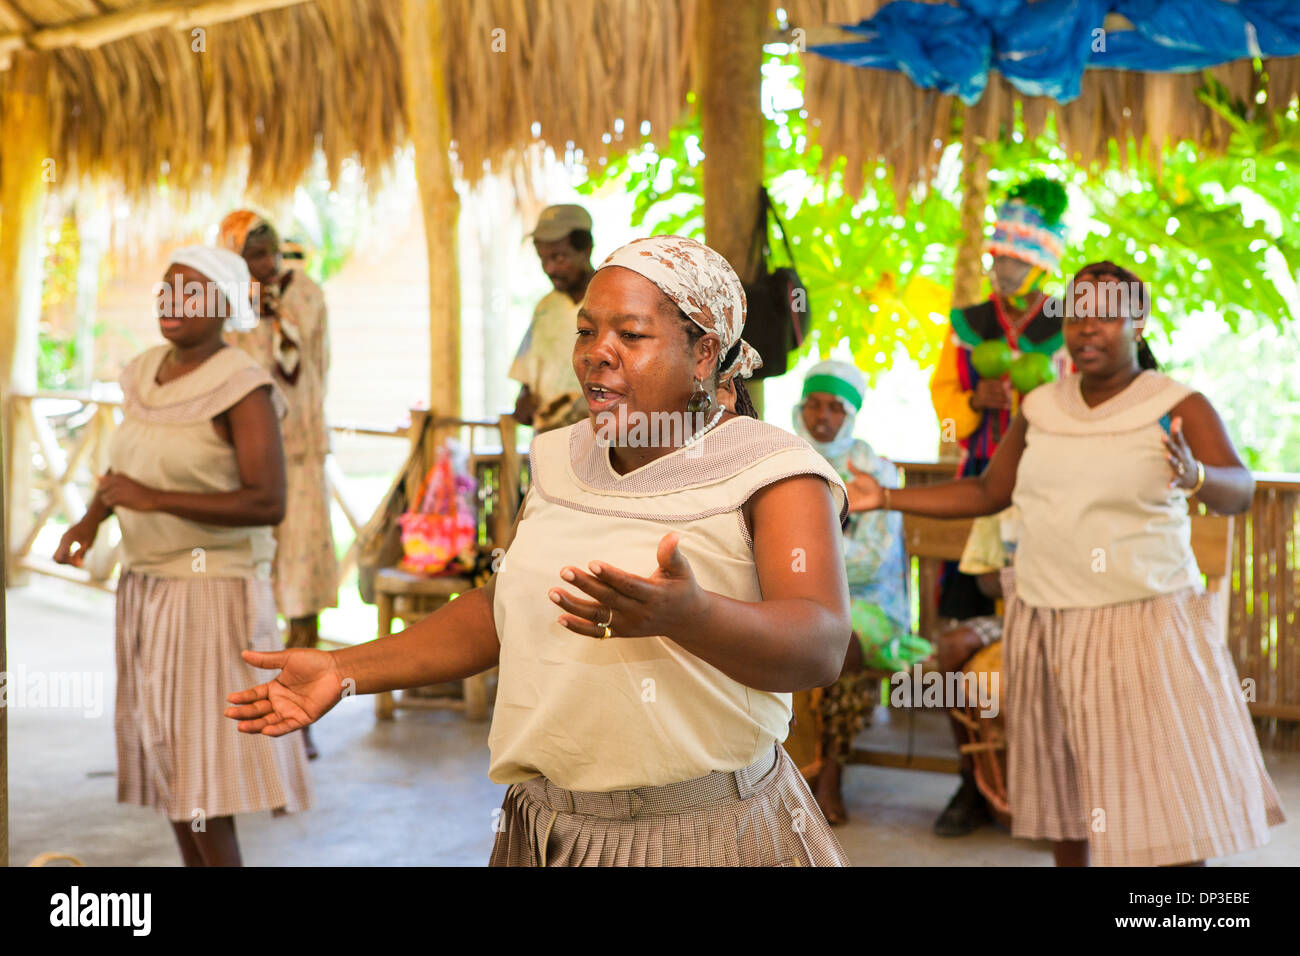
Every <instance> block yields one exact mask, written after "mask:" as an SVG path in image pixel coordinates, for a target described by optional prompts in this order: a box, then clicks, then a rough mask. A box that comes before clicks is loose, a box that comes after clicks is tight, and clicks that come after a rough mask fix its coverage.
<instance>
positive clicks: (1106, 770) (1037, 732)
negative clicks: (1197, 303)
mask: <svg viewBox="0 0 1300 956" xmlns="http://www.w3.org/2000/svg"><path fill="white" fill-rule="evenodd" d="M1148 302H1149V298H1148V293H1147V290H1146V287H1145V286H1144V285H1143V284H1142V283H1141V282H1140V281H1139V280H1138V279H1137V277H1136V276H1134V275H1133V274H1132V273H1131V272H1129V271H1127V270H1125V269H1122V268H1120V267H1118V266H1116V265H1114V264H1113V263H1108V262H1102V263H1095V264H1093V265H1089V266H1085V267H1084V268H1083V269H1082V270H1080V272H1079V273H1078V274H1077V275H1076V276H1075V278H1074V282H1073V290H1072V296H1071V297H1068V298H1067V303H1066V304H1067V314H1066V324H1065V336H1066V345H1067V347H1068V348H1069V352H1070V356H1071V358H1072V359H1073V360H1074V364H1075V367H1076V369H1077V370H1078V371H1077V374H1073V375H1070V376H1068V377H1066V378H1064V379H1062V380H1060V381H1058V382H1055V383H1052V384H1050V385H1045V386H1041V387H1039V388H1038V389H1036V390H1034V391H1033V392H1032V393H1030V394H1029V395H1028V396H1026V398H1025V401H1024V404H1023V406H1022V409H1021V414H1020V415H1018V416H1017V417H1016V419H1015V421H1014V423H1013V424H1012V426H1011V429H1010V431H1009V432H1008V433H1007V434H1006V436H1005V437H1004V438H1003V439H1002V442H1001V444H999V445H998V449H997V452H996V453H995V454H994V456H993V460H992V462H990V464H989V466H988V468H987V469H986V470H985V471H984V472H983V473H982V474H980V475H978V476H975V477H969V478H964V479H962V480H960V481H954V482H948V483H946V484H942V485H932V486H929V487H926V488H915V489H913V488H905V489H901V490H889V489H882V488H881V487H880V486H879V485H878V484H877V483H876V482H875V481H874V479H872V478H871V477H870V476H869V475H865V474H855V477H854V480H853V482H852V485H851V486H850V489H849V493H850V502H851V504H850V507H851V508H852V509H853V510H857V511H861V510H871V509H874V508H880V507H884V508H893V509H895V510H898V511H904V512H908V513H912V514H923V515H930V516H933V517H944V518H959V517H970V516H976V515H987V514H995V513H997V512H999V511H1001V510H1002V509H1004V508H1006V507H1007V506H1008V505H1009V504H1012V503H1013V502H1014V503H1015V504H1016V505H1017V506H1018V507H1019V509H1020V514H1021V521H1022V524H1021V536H1020V542H1019V545H1018V548H1017V551H1016V555H1015V569H1014V573H1013V574H1012V573H1004V574H1003V582H1002V586H1003V591H1004V594H1005V599H1006V618H1005V627H1004V640H1005V641H1006V650H1005V666H1006V671H1007V677H1008V689H1007V694H1006V716H1007V745H1008V778H1009V779H1008V790H1009V799H1010V803H1011V816H1012V832H1013V833H1014V834H1015V835H1016V836H1020V837H1028V838H1031V839H1046V840H1051V841H1053V843H1054V854H1055V858H1056V862H1057V864H1058V865H1062V866H1066V865H1086V864H1087V863H1088V862H1089V859H1091V861H1092V862H1094V863H1097V864H1100V865H1111V866H1162V865H1179V864H1184V865H1186V864H1196V863H1199V862H1201V861H1203V860H1204V859H1206V858H1207V857H1217V856H1226V855H1228V854H1231V853H1239V852H1242V851H1244V850H1249V849H1251V848H1253V847H1257V846H1260V845H1262V844H1263V843H1265V842H1267V840H1268V827H1269V826H1270V825H1274V824H1277V823H1280V822H1281V821H1282V820H1283V814H1282V809H1281V807H1280V805H1279V802H1278V797H1277V792H1276V790H1275V789H1274V787H1273V784H1272V781H1271V780H1270V779H1269V777H1268V773H1267V772H1266V770H1265V768H1264V762H1263V758H1262V757H1261V755H1260V751H1259V744H1258V742H1257V741H1256V740H1255V735H1254V732H1253V728H1252V727H1251V723H1250V715H1249V713H1248V711H1247V709H1246V704H1245V702H1244V700H1243V699H1242V693H1241V686H1240V684H1239V683H1238V681H1237V675H1236V671H1235V669H1234V667H1233V664H1232V659H1231V657H1230V656H1229V653H1228V649H1227V647H1226V646H1225V644H1224V640H1223V620H1224V614H1225V613H1226V609H1225V608H1224V607H1223V601H1222V595H1220V594H1217V593H1207V592H1206V591H1205V590H1204V588H1203V587H1202V585H1201V581H1200V574H1199V572H1198V570H1197V567H1196V559H1195V557H1194V556H1193V554H1192V548H1191V542H1190V520H1189V517H1188V512H1187V498H1188V496H1189V495H1193V494H1195V495H1196V496H1197V497H1198V498H1200V500H1201V501H1203V502H1204V503H1205V504H1206V506H1208V507H1209V508H1211V509H1213V510H1214V511H1217V512H1219V513H1221V514H1235V513H1239V512H1242V511H1245V510H1246V509H1247V508H1248V507H1250V502H1251V498H1252V495H1253V491H1254V480H1253V478H1252V477H1251V474H1250V472H1249V471H1247V470H1246V468H1245V466H1244V465H1242V463H1241V460H1240V458H1238V456H1237V453H1236V450H1235V449H1234V448H1233V447H1232V442H1231V440H1230V439H1229V438H1228V435H1227V433H1226V432H1225V430H1224V427H1223V423H1222V421H1221V420H1220V419H1219V416H1218V414H1217V413H1216V412H1215V410H1214V408H1213V407H1212V406H1211V405H1210V403H1209V401H1207V400H1206V398H1205V397H1204V396H1203V395H1201V394H1200V393H1198V392H1194V391H1192V390H1191V389H1189V388H1187V387H1186V386H1184V385H1180V384H1179V383H1177V382H1175V381H1173V380H1172V379H1170V378H1167V377H1166V376H1164V375H1161V374H1160V373H1159V372H1157V371H1155V369H1154V360H1153V359H1152V358H1151V355H1150V352H1149V351H1148V350H1147V348H1146V345H1145V343H1144V342H1143V341H1142V337H1141V330H1142V327H1143V324H1144V321H1145V318H1146V314H1147V309H1148Z"/></svg>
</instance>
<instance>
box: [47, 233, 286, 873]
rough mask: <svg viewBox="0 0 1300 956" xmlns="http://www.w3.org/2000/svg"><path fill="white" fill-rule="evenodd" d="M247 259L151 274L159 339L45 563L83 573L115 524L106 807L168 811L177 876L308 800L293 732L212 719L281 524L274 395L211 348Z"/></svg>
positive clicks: (213, 259) (245, 640)
mask: <svg viewBox="0 0 1300 956" xmlns="http://www.w3.org/2000/svg"><path fill="white" fill-rule="evenodd" d="M248 294H249V274H248V267H247V266H246V265H245V264H244V260H243V259H241V258H240V257H239V256H237V255H235V254H234V253H232V252H227V251H226V250H224V249H209V248H205V247H201V246H196V247H190V248H187V249H181V250H179V251H178V252H176V253H175V254H174V255H173V256H172V261H171V264H170V265H169V266H168V268H167V273H166V275H164V277H163V283H162V287H161V294H160V298H159V305H160V306H162V307H163V308H162V310H161V312H162V314H161V315H160V317H159V326H160V327H161V331H162V335H163V338H165V339H166V340H167V341H166V343H165V344H163V345H158V346H155V347H154V348H151V349H149V350H147V351H146V352H144V353H142V354H141V355H138V356H136V358H135V359H133V360H132V361H131V363H130V364H129V365H127V367H126V370H125V371H124V372H123V373H122V379H121V381H122V393H123V397H124V401H123V406H122V410H123V419H122V424H121V426H120V427H119V428H118V430H117V432H116V433H115V434H114V436H113V446H112V450H111V453H110V463H111V472H110V473H109V474H107V475H105V476H104V478H103V479H102V480H101V481H100V483H99V487H98V488H97V489H96V491H95V497H94V499H93V500H92V501H91V503H90V507H89V508H88V509H87V511H86V515H85V517H83V518H82V519H81V520H80V521H78V522H77V523H76V524H75V525H73V526H72V527H71V528H69V529H68V532H67V533H66V534H65V535H64V536H63V540H62V541H61V542H60V543H59V549H58V551H57V552H56V553H55V556H54V559H55V560H56V561H58V562H60V563H62V564H72V565H78V566H79V565H80V564H81V562H82V560H83V558H84V555H85V553H86V551H87V549H89V548H90V546H91V544H93V543H94V540H95V536H96V532H97V531H98V528H99V525H100V524H101V523H102V522H103V521H104V519H105V518H107V517H108V516H109V515H110V514H116V515H117V520H118V523H119V524H120V525H121V528H122V575H121V578H120V579H119V580H118V584H117V712H116V716H115V717H114V723H115V726H116V729H117V799H118V802H120V803H136V804H140V805H142V806H146V807H153V808H154V809H156V810H159V811H161V812H163V813H165V814H166V815H167V818H168V819H169V820H170V821H171V825H172V832H173V834H174V835H175V837H176V842H177V844H179V846H180V853H181V859H182V860H183V861H184V863H185V865H186V866H238V865H240V861H241V858H240V852H239V844H238V841H237V840H236V838H235V814H237V813H252V812H254V811H257V810H285V811H294V810H303V809H306V808H308V807H309V806H310V805H311V785H310V782H309V780H308V777H307V755H306V751H305V749H304V747H303V741H302V739H301V738H302V735H301V734H294V735H293V736H291V737H287V738H285V739H283V740H270V739H256V738H254V739H250V738H248V737H245V736H242V735H240V734H237V733H230V731H229V730H228V729H226V728H223V727H222V726H220V724H219V723H218V722H214V718H215V717H216V715H217V714H218V713H219V712H220V710H221V705H222V702H223V700H224V698H225V695H226V694H228V693H229V692H230V690H231V689H232V688H235V687H239V686H241V685H243V684H245V683H247V682H248V681H250V680H256V679H257V678H258V676H260V675H259V674H258V672H257V671H256V670H254V669H253V668H252V667H250V666H249V665H248V664H246V663H244V661H243V660H241V659H240V656H239V655H240V652H241V651H245V650H247V649H249V648H253V649H256V650H272V649H275V648H276V647H277V646H278V645H279V643H280V635H279V630H278V628H277V627H276V623H275V600H274V598H273V597H272V594H271V581H270V575H271V560H272V558H273V557H274V555H275V539H274V538H273V536H272V532H271V529H272V527H273V526H274V525H275V524H277V523H278V522H279V521H280V519H281V518H282V517H283V516H284V499H285V492H284V452H283V450H282V448H281V444H280V425H279V419H280V417H281V416H283V414H284V399H283V398H282V396H281V395H280V393H279V391H278V390H277V389H276V387H275V385H274V384H273V383H272V381H271V376H270V375H268V374H267V373H266V372H265V371H263V370H262V369H261V368H259V367H258V365H257V363H256V362H254V361H253V360H252V359H251V358H249V357H248V356H247V355H245V354H244V353H243V352H241V351H240V350H238V349H234V348H230V347H229V346H227V345H226V344H225V343H224V342H223V341H222V339H221V333H222V326H223V325H224V324H225V323H226V321H227V319H226V317H227V316H228V315H230V316H233V317H235V318H236V319H243V320H245V321H251V322H255V321H256V318H255V317H253V316H252V314H251V311H252V310H251V309H250V307H249V303H248Z"/></svg>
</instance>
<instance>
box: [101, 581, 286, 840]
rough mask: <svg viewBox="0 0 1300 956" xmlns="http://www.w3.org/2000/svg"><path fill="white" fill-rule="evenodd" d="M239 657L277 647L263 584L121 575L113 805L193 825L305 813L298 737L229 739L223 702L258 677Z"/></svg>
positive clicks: (232, 735) (232, 734)
mask: <svg viewBox="0 0 1300 956" xmlns="http://www.w3.org/2000/svg"><path fill="white" fill-rule="evenodd" d="M245 649H249V650H255V651H274V650H279V649H280V639H279V631H278V628H277V627H276V622H275V602H274V599H273V598H272V596H271V584H270V582H269V581H262V580H256V579H253V578H205V577H203V576H202V575H195V576H194V577H192V578H164V577H154V576H150V575H142V574H136V573H133V572H124V573H123V574H122V577H121V579H120V580H119V581H118V586H117V709H116V713H115V715H114V727H115V730H116V734H117V799H118V802H119V803H134V804H139V805H141V806H145V807H153V808H155V809H157V810H161V811H162V812H164V813H165V814H166V815H167V817H168V819H170V820H173V821H182V820H184V821H191V822H194V821H197V820H200V819H207V818H208V817H222V816H230V815H232V814H236V813H251V812H254V811H258V810H279V809H283V810H286V811H297V810H305V809H307V808H308V807H310V806H311V802H312V790H311V782H310V779H309V777H308V774H307V754H306V750H305V748H304V746H303V742H302V735H301V734H288V735H286V736H284V737H264V736H262V735H260V734H259V735H253V734H241V733H240V732H239V731H238V730H237V729H236V727H235V722H234V721H233V720H230V719H229V718H227V717H226V716H225V715H224V712H225V709H226V707H228V706H229V704H227V703H226V695H227V694H229V693H231V692H232V691H235V690H241V689H243V688H245V687H252V686H253V685H254V684H259V683H261V682H263V681H266V680H269V679H270V678H271V677H272V676H274V672H273V671H264V670H258V669H255V668H253V667H250V666H249V665H248V664H246V663H244V661H243V659H242V658H240V656H239V652H240V651H242V650H245Z"/></svg>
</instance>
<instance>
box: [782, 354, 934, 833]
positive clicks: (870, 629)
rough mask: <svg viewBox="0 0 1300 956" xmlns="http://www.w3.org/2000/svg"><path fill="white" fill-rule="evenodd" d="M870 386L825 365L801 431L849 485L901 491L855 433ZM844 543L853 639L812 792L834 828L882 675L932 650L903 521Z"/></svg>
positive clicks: (869, 526)
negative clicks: (861, 478)
mask: <svg viewBox="0 0 1300 956" xmlns="http://www.w3.org/2000/svg"><path fill="white" fill-rule="evenodd" d="M865 392H866V380H865V379H864V378H863V376H862V373H861V372H860V371H858V369H857V368H855V367H854V366H853V365H851V364H849V363H848V362H839V361H834V360H832V361H827V362H820V363H818V364H817V365H814V366H813V367H812V368H810V369H809V370H808V373H807V375H806V376H805V377H804V383H803V398H802V401H801V402H800V403H799V405H797V406H795V409H794V414H793V421H794V430H795V434H797V435H798V436H799V437H800V438H802V439H803V440H804V441H806V442H808V444H810V445H812V447H813V448H814V449H815V450H816V451H817V452H819V453H820V454H821V455H822V457H823V458H825V459H826V461H827V462H828V463H829V464H830V465H831V467H832V468H834V469H835V471H836V473H838V474H839V475H840V477H841V478H842V479H844V480H845V481H846V482H847V481H852V480H853V472H852V471H851V470H850V465H851V466H852V467H853V468H856V469H857V470H858V471H859V472H866V473H867V474H870V475H871V476H872V477H873V478H875V479H876V480H877V481H878V482H880V484H881V485H883V486H884V487H887V488H897V487H898V469H897V468H896V467H895V466H894V464H893V463H892V462H889V461H886V460H885V459H884V458H881V457H880V456H879V455H877V454H876V453H875V451H874V450H872V448H871V446H870V445H869V444H868V443H867V442H865V441H863V440H862V439H861V438H854V437H853V428H854V425H855V423H856V421H857V417H858V411H859V410H860V409H861V408H862V399H863V396H864V394H865ZM841 545H842V547H843V550H844V567H845V570H846V572H847V574H848V582H849V607H850V612H851V614H852V618H853V637H854V639H853V640H851V641H850V642H849V649H848V653H847V654H846V655H845V658H844V666H843V669H842V671H841V673H840V677H839V679H838V680H837V681H836V682H835V683H834V684H832V685H831V686H830V687H828V688H826V689H825V691H824V692H823V693H822V697H821V708H820V709H821V719H822V760H821V769H820V771H819V772H818V775H817V779H816V780H815V781H814V785H813V794H814V795H815V796H816V798H817V803H818V805H819V806H820V807H821V809H822V813H824V814H825V815H826V819H827V821H828V822H829V823H831V824H832V825H835V824H840V823H844V822H845V821H847V820H848V814H847V813H846V812H845V809H844V800H843V796H842V794H841V777H842V776H843V771H844V763H845V761H846V760H847V759H848V756H849V752H850V751H851V750H852V749H853V740H854V738H855V737H857V735H858V734H859V733H860V732H861V731H862V729H863V728H864V727H866V726H867V724H868V723H870V721H871V714H872V711H873V710H874V708H875V706H876V702H877V699H878V691H879V683H880V677H879V675H878V674H876V675H874V676H873V675H872V674H871V673H870V672H869V670H868V668H872V669H876V670H889V671H894V670H900V669H902V668H905V667H907V666H909V665H910V664H911V663H912V662H913V661H916V660H922V659H924V658H926V657H929V656H930V651H931V648H930V647H929V645H928V644H926V643H925V642H924V641H921V640H919V639H918V638H915V637H913V635H912V628H911V617H912V612H911V606H910V604H909V602H908V596H907V564H906V557H905V554H904V549H903V516H902V515H900V514H896V513H891V512H884V511H878V512H869V513H860V514H854V515H850V516H849V519H848V521H846V522H845V525H844V530H843V535H842V538H841Z"/></svg>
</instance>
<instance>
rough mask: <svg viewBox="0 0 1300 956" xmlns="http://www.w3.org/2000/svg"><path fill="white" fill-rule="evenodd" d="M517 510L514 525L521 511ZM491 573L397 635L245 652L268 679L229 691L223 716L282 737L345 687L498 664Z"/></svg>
mask: <svg viewBox="0 0 1300 956" xmlns="http://www.w3.org/2000/svg"><path fill="white" fill-rule="evenodd" d="M523 514H524V513H523V509H520V511H519V514H518V515H517V516H516V517H515V527H516V528H518V526H519V521H520V520H521V519H522V518H523ZM495 595H496V578H495V577H493V578H491V579H489V581H488V583H487V584H486V585H484V586H483V587H481V588H474V589H473V590H472V591H466V592H465V593H463V594H461V595H460V597H458V598H456V599H455V600H454V601H451V602H449V603H447V604H445V605H443V606H442V607H441V608H439V609H438V610H437V611H435V612H434V613H433V614H430V615H429V616H428V617H426V618H424V619H423V620H421V621H419V622H418V623H416V624H413V625H412V626H410V627H408V628H406V629H405V630H404V631H402V632H401V633H398V634H393V635H391V636H388V637H381V638H378V639H376V640H373V641H370V642H368V643H366V644H359V645H357V646H356V647H349V648H345V649H343V650H340V651H318V650H309V649H302V648H300V649H295V650H286V651H275V652H271V653H261V652H258V651H244V652H243V657H244V660H245V661H247V662H248V663H249V664H252V665H253V666H254V667H262V668H267V669H272V670H273V669H276V668H279V669H280V673H279V674H277V675H276V676H275V678H274V679H273V680H270V681H267V682H266V683H265V684H258V685H257V686H256V687H252V688H249V689H248V690H243V691H239V692H237V693H233V694H230V695H229V696H228V697H227V698H226V699H227V700H228V701H230V703H231V704H232V705H234V706H231V707H228V708H227V709H226V711H225V714H226V716H227V717H230V718H232V719H235V720H238V721H239V730H241V731H243V732H244V733H249V734H256V733H262V734H266V735H267V736H269V737H279V736H281V735H283V734H287V733H291V732H293V731H295V730H297V729H299V728H300V727H305V726H307V725H308V724H310V723H313V722H314V721H317V720H319V719H320V718H321V717H323V716H324V715H325V714H326V713H328V712H329V711H330V710H331V709H332V708H333V707H334V705H335V704H337V703H338V702H339V701H340V700H341V699H342V697H343V695H344V694H345V693H348V694H375V693H379V692H381V691H387V690H398V689H400V688H403V687H422V686H425V685H428V684H439V683H442V682H443V681H449V680H461V679H464V678H466V677H472V676H473V675H475V674H480V673H482V672H483V671H485V670H488V669H489V668H491V667H495V666H496V665H497V662H498V660H499V659H500V654H501V642H500V640H499V638H498V637H497V628H496V621H495V619H494V617H493V611H492V603H493V600H494V598H495Z"/></svg>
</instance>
